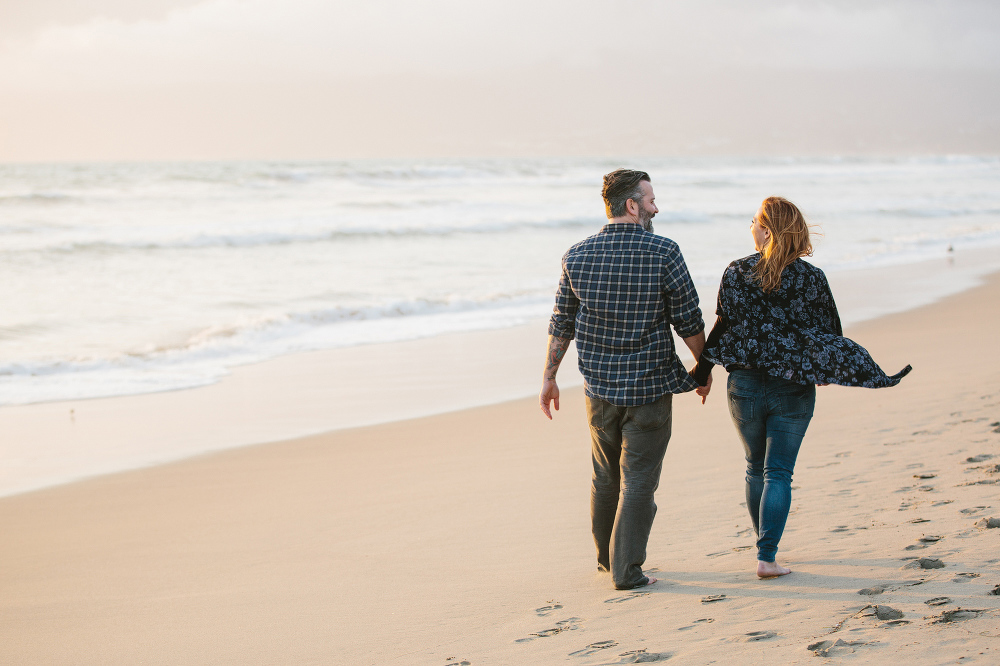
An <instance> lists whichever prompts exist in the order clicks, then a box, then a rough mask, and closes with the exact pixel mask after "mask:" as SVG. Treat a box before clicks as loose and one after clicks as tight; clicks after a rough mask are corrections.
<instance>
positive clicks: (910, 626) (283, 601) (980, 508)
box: [0, 276, 1000, 665]
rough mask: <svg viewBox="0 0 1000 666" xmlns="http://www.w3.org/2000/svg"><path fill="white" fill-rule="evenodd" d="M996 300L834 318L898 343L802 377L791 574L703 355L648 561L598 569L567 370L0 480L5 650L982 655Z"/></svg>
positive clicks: (137, 659)
mask: <svg viewBox="0 0 1000 666" xmlns="http://www.w3.org/2000/svg"><path fill="white" fill-rule="evenodd" d="M997 303H1000V276H993V277H991V278H990V279H989V280H988V282H987V284H985V285H984V286H981V287H978V288H975V289H972V290H969V291H966V292H963V293H961V294H959V295H956V296H952V297H949V298H947V299H946V300H943V301H941V302H938V303H935V304H932V305H929V306H925V307H922V308H919V309H916V310H911V311H908V312H903V313H898V314H893V315H890V316H886V317H883V318H880V319H877V320H874V321H869V322H865V323H862V324H858V325H855V326H852V327H851V328H850V329H849V330H848V335H850V336H851V337H852V338H854V339H855V340H857V341H859V342H861V343H862V344H864V345H865V346H866V347H867V348H868V349H869V351H871V352H872V354H873V356H874V357H875V358H876V359H877V360H878V361H879V362H880V363H881V364H882V365H883V367H884V368H885V369H886V370H888V371H889V372H895V371H897V370H898V369H899V368H901V367H902V366H903V365H905V364H906V363H912V364H913V366H914V371H913V372H912V373H911V374H910V376H908V377H907V378H906V379H905V380H904V382H903V383H902V384H901V385H900V386H898V387H895V388H892V389H884V390H879V391H871V390H866V389H845V388H840V387H825V388H821V389H820V390H819V393H818V398H817V409H816V415H815V418H814V419H813V422H812V424H811V426H810V430H809V433H808V434H807V436H806V440H805V443H804V445H803V449H802V452H801V454H800V457H799V462H798V465H797V469H796V475H795V479H794V481H793V487H794V489H795V490H794V498H793V513H792V515H791V516H790V519H789V524H788V527H787V529H786V531H785V535H784V538H783V539H782V543H781V550H780V552H779V561H781V562H783V563H785V564H787V565H788V566H791V567H792V569H793V570H794V573H793V574H791V575H789V576H786V577H783V578H780V579H775V580H769V581H760V580H758V579H756V577H755V576H754V575H753V571H754V567H755V559H754V552H753V549H752V543H753V542H752V537H751V536H750V534H749V525H750V521H749V518H748V516H747V515H746V512H745V508H744V507H743V506H742V502H743V486H742V474H743V461H742V453H741V450H740V447H739V444H738V443H737V440H736V436H735V432H734V430H733V426H732V424H731V422H730V421H729V418H728V414H727V410H726V405H725V392H724V390H723V380H724V378H725V373H724V372H722V371H721V370H717V371H716V381H717V386H716V389H715V391H714V392H713V393H712V395H711V396H710V397H709V401H708V404H707V405H705V406H702V405H700V404H698V403H697V402H696V400H695V399H694V396H693V395H690V394H689V395H686V396H679V397H677V399H676V400H675V403H674V406H675V419H674V434H673V438H672V440H671V444H670V448H669V450H668V453H667V458H666V464H665V468H664V473H663V477H662V481H661V485H660V490H659V491H658V493H657V502H658V504H659V513H658V515H657V518H656V522H655V524H654V526H653V533H652V535H651V538H650V543H649V558H648V560H647V570H649V571H651V572H654V575H655V576H657V577H659V578H660V579H661V580H660V582H658V583H657V584H656V585H655V586H652V587H649V588H645V589H643V590H639V591H632V592H617V591H615V590H613V589H612V587H611V585H610V582H609V579H608V576H607V574H600V573H598V572H597V571H596V569H595V564H596V563H595V560H594V550H593V544H592V540H591V537H590V533H589V517H588V497H589V467H590V460H589V438H588V434H587V429H586V424H585V422H584V419H583V399H582V391H581V390H580V389H579V388H569V389H567V390H565V391H564V396H563V401H562V404H563V408H562V411H560V412H559V413H558V414H557V415H556V419H555V420H554V421H553V422H549V421H547V420H545V419H544V417H543V416H542V415H541V414H540V412H539V411H538V409H537V407H536V405H535V401H534V400H533V399H527V400H515V401H510V402H506V403H503V404H497V405H492V406H485V407H478V408H474V409H469V410H465V411H461V412H455V413H450V414H443V415H438V416H432V417H427V418H421V419H415V420H410V421H401V422H396V423H390V424H384V425H377V426H371V427H365V428H357V429H353V430H342V431H337V432H332V433H328V434H323V435H316V436H310V437H305V438H301V439H297V440H293V441H286V442H280V443H275V444H267V445H260V446H254V447H246V448H240V449H232V450H227V451H221V452H216V453H211V454H207V455H202V456H199V457H195V458H190V459H187V460H182V461H180V462H174V463H170V464H164V465H160V466H156V467H148V468H145V469H140V470H134V471H130V472H123V473H119V474H112V475H107V476H101V477H97V478H93V479H89V480H85V481H81V482H78V483H73V484H67V485H62V486H58V487H53V488H47V489H43V490H38V491H35V492H29V493H24V494H19V495H14V496H10V497H6V498H3V499H0V539H2V544H0V661H2V662H3V663H25V664H64V663H74V664H98V663H101V664H103V663H147V664H160V663H162V664H202V663H233V664H277V663H282V664H285V663H294V664H307V663H316V664H334V663H335V664H385V663H389V664H438V665H444V664H461V663H463V662H468V663H470V664H548V663H563V662H566V663H576V664H608V663H649V662H655V661H664V660H668V659H669V661H670V663H677V664H708V663H718V662H723V661H725V662H730V663H734V664H743V663H764V662H765V661H766V662H768V663H800V662H807V663H823V662H820V661H817V660H816V658H817V657H819V658H823V659H824V660H825V659H828V658H835V661H836V662H838V663H839V662H846V661H855V662H856V663H872V662H881V661H887V660H890V659H905V660H907V661H909V662H911V663H913V664H940V663H956V662H959V663H982V664H994V663H997V662H998V661H1000V657H998V651H1000V643H998V640H1000V596H996V595H991V594H989V593H990V592H991V591H992V590H994V589H995V587H996V586H997V585H998V584H1000V567H998V564H1000V549H998V545H1000V529H992V528H989V527H986V525H988V524H989V519H990V518H998V519H1000V501H998V500H997V485H998V483H997V482H998V481H1000V473H997V472H996V471H995V470H996V469H998V468H997V467H996V465H997V464H1000V432H998V431H1000V425H998V422H1000V379H998V377H1000V368H998V364H1000V363H998V361H1000V354H998V353H997V351H996V340H997V334H996V330H997V327H998V325H1000V308H997V306H996V305H997ZM543 345H544V341H543V340H539V342H538V346H539V359H541V356H542V349H543ZM540 363H541V360H539V372H540ZM918 521H919V522H918ZM996 522H1000V521H996ZM921 539H923V540H921ZM921 558H922V559H923V561H924V565H925V566H937V564H938V563H940V564H942V565H943V566H941V567H940V568H922V567H921V564H920V562H921ZM932 600H937V601H933V604H934V605H932V604H928V603H927V602H929V601H932ZM959 660H961V661H959Z"/></svg>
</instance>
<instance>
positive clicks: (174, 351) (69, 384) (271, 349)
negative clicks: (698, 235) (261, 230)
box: [0, 295, 551, 405]
mask: <svg viewBox="0 0 1000 666" xmlns="http://www.w3.org/2000/svg"><path fill="white" fill-rule="evenodd" d="M550 308H551V296H550V295H547V296H546V297H544V298H543V297H540V296H523V297H520V298H518V297H511V296H505V295H501V296H497V297H495V298H492V299H487V300H483V301H472V300H438V301H432V300H424V299H416V300H412V301H399V302H396V303H390V304H384V305H379V306H370V307H359V308H345V307H337V308H328V309H321V310H314V311H309V312H300V313H288V314H283V315H277V316H271V317H259V318H256V319H252V318H251V319H246V320H243V321H241V322H236V323H233V324H230V325H222V326H212V327H209V328H205V329H203V330H201V331H199V332H197V333H196V334H194V335H192V336H190V337H189V338H188V339H187V340H186V341H184V342H183V343H181V344H179V345H176V346H167V347H161V348H159V349H156V350H153V351H150V352H141V353H126V354H120V355H118V356H115V357H113V358H80V359H50V360H38V361H31V362H14V363H7V364H3V365H0V405H5V404H6V405H12V404H28V403H32V402H46V401H53V400H69V399H84V398H97V397H105V396H112V395H126V394H135V393H148V392H154V391H167V390H176V389H183V388H192V387H195V386H204V385H207V384H211V383H214V382H216V381H218V380H220V379H221V378H223V377H225V376H226V375H227V374H229V373H230V371H231V369H232V368H233V367H236V366H240V365H245V364H249V363H257V362H261V361H265V360H268V359H272V358H276V357H278V356H282V355H284V354H289V353H300V352H308V351H316V350H322V349H335V348H342V347H353V346H358V345H364V344H374V343H384V342H399V341H403V340H411V339H415V338H421V337H428V336H433V335H439V334H442V333H449V332H463V331H473V330H485V329H496V328H504V327H508V326H514V325H518V324H521V323H525V322H527V321H530V320H532V319H536V318H539V317H544V316H545V315H546V314H547V313H548V312H549V309H550Z"/></svg>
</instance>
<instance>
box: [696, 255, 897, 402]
mask: <svg viewBox="0 0 1000 666" xmlns="http://www.w3.org/2000/svg"><path fill="white" fill-rule="evenodd" d="M759 260H760V254H759V253H757V254H752V255H750V256H749V257H744V258H743V259H737V260H736V261H734V262H733V263H731V264H729V267H728V268H727V269H726V272H725V273H724V274H723V275H722V284H721V285H720V286H719V303H718V308H717V309H716V314H717V315H718V316H719V319H718V321H717V322H716V325H715V328H713V329H712V333H711V335H709V338H708V341H707V342H706V344H705V350H704V351H703V352H702V355H701V360H700V361H699V363H698V368H697V369H696V371H695V379H697V380H698V382H699V383H700V384H702V385H704V384H705V381H706V380H707V377H708V373H709V372H710V371H711V368H712V365H714V364H719V365H722V366H724V367H725V368H726V369H727V370H732V369H735V368H747V369H756V370H761V371H762V372H765V373H767V374H769V375H773V376H775V377H782V378H784V379H787V380H790V381H793V382H796V383H799V384H840V385H842V386H864V387H867V388H882V387H885V386H895V385H896V384H898V383H899V381H900V380H901V379H902V378H903V377H904V376H906V374H907V373H908V372H909V371H910V370H911V367H910V366H906V367H905V368H903V370H901V371H900V372H898V373H897V374H895V375H892V376H889V375H886V374H885V372H883V371H882V368H880V367H879V366H878V365H877V364H876V363H875V361H873V360H872V357H871V356H870V355H869V354H868V352H867V351H866V350H865V348H864V347H862V346H861V345H859V344H858V343H856V342H854V341H853V340H850V339H849V338H845V337H844V336H843V329H842V328H841V325H840V315H839V314H838V313H837V305H836V303H834V301H833V294H832V293H831V292H830V285H829V283H828V282H827V281H826V275H825V274H824V273H823V271H822V270H820V269H819V268H816V267H815V266H813V265H812V264H810V263H807V262H805V261H802V260H801V259H796V260H795V261H793V262H792V263H791V264H790V265H789V266H788V267H787V268H785V270H784V271H782V273H781V286H780V287H778V288H777V289H775V290H774V291H772V292H771V293H764V290H763V289H761V287H760V280H759V279H758V278H757V276H756V274H755V272H754V266H756V265H757V262H758V261H759Z"/></svg>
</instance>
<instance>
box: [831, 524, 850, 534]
mask: <svg viewBox="0 0 1000 666" xmlns="http://www.w3.org/2000/svg"><path fill="white" fill-rule="evenodd" d="M850 529H851V528H849V527H848V526H847V525H837V526H836V527H834V528H833V529H832V530H830V531H831V532H849V531H850Z"/></svg>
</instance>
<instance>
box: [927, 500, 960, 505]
mask: <svg viewBox="0 0 1000 666" xmlns="http://www.w3.org/2000/svg"><path fill="white" fill-rule="evenodd" d="M954 501H955V500H938V501H937V502H933V503H932V504H931V506H944V505H945V504H952V503H953V502H954Z"/></svg>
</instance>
